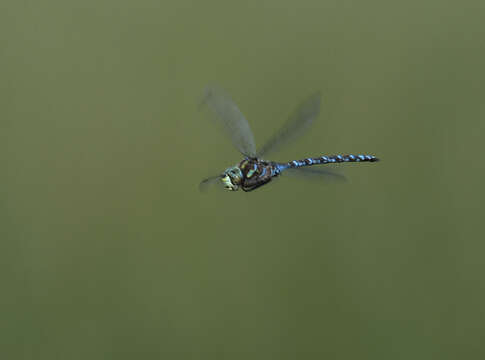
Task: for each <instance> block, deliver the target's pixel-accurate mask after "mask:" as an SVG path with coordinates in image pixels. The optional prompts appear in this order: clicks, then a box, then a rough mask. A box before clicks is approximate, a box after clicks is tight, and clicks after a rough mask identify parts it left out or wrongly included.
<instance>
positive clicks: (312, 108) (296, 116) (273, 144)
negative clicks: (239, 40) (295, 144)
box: [258, 92, 321, 157]
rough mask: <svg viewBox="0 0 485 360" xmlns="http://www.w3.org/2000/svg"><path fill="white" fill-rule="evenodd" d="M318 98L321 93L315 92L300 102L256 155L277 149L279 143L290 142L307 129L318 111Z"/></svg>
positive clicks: (259, 155)
mask: <svg viewBox="0 0 485 360" xmlns="http://www.w3.org/2000/svg"><path fill="white" fill-rule="evenodd" d="M320 99H321V94H320V92H317V93H315V94H313V95H312V96H310V97H309V98H308V99H306V100H305V101H304V102H302V103H301V104H300V105H299V106H298V107H297V108H296V109H295V111H294V112H293V113H292V114H291V115H290V117H289V118H288V120H287V121H286V123H285V124H284V125H283V127H282V128H281V129H280V130H279V131H278V132H276V133H275V134H274V135H273V136H272V137H271V138H270V139H269V140H268V141H267V142H266V144H264V145H263V146H262V147H261V149H260V150H259V151H258V157H261V156H263V155H266V154H268V153H269V152H273V151H275V150H277V149H278V148H279V147H280V146H281V145H283V144H285V143H288V142H291V141H292V140H294V139H296V138H297V137H299V136H300V135H302V134H303V133H304V132H305V130H308V128H309V127H310V125H311V124H312V122H313V120H315V119H316V117H317V116H318V113H319V112H320Z"/></svg>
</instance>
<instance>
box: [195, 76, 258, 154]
mask: <svg viewBox="0 0 485 360" xmlns="http://www.w3.org/2000/svg"><path fill="white" fill-rule="evenodd" d="M203 104H206V105H207V106H208V107H209V109H211V110H212V112H213V113H214V115H215V118H216V120H217V122H219V123H220V124H221V125H222V127H223V129H224V131H225V132H226V134H227V135H228V136H229V137H230V138H231V140H232V143H233V144H234V146H235V147H236V148H237V149H238V150H239V151H240V152H241V153H242V154H243V155H245V156H248V157H255V156H256V144H255V141H254V136H253V133H252V131H251V128H250V127H249V124H248V121H247V120H246V118H245V117H244V115H243V114H242V113H241V111H240V110H239V109H238V107H237V105H236V104H235V103H234V101H233V100H232V99H231V97H230V96H229V95H228V94H227V93H226V92H225V91H224V90H223V89H222V88H220V87H219V86H215V85H211V86H207V87H206V88H205V91H204V98H203V101H202V105H203Z"/></svg>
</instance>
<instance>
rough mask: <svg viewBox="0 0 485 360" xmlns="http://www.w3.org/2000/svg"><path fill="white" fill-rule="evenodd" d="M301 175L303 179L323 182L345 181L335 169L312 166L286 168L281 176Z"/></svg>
mask: <svg viewBox="0 0 485 360" xmlns="http://www.w3.org/2000/svg"><path fill="white" fill-rule="evenodd" d="M285 175H289V176H292V177H303V178H305V179H310V180H315V181H323V182H346V181H347V178H346V177H345V176H344V175H342V174H339V173H338V172H337V171H335V170H328V169H319V168H313V167H301V168H297V169H286V170H285V171H284V172H283V176H285Z"/></svg>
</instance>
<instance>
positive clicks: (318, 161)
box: [285, 154, 379, 169]
mask: <svg viewBox="0 0 485 360" xmlns="http://www.w3.org/2000/svg"><path fill="white" fill-rule="evenodd" d="M366 161H367V162H376V161H379V159H378V158H376V157H375V156H374V155H362V154H360V155H352V154H350V155H325V156H320V157H316V158H307V159H303V160H293V161H289V162H287V163H286V164H285V165H286V166H285V168H292V169H295V168H299V167H302V166H312V165H322V164H335V163H343V162H366Z"/></svg>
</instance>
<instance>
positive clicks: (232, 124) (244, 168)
mask: <svg viewBox="0 0 485 360" xmlns="http://www.w3.org/2000/svg"><path fill="white" fill-rule="evenodd" d="M320 99H321V95H320V92H317V93H315V94H313V95H312V96H310V97H309V98H308V99H307V100H305V101H304V102H303V103H302V104H300V106H298V107H297V108H296V110H295V111H294V112H293V113H292V114H291V115H290V117H289V118H288V120H287V121H286V123H285V124H284V125H283V127H282V128H281V129H280V130H279V131H278V132H276V133H275V134H274V135H273V136H272V137H271V138H270V139H269V140H268V141H267V142H266V144H265V145H263V146H262V147H261V148H260V149H259V150H258V151H256V143H255V141H254V135H253V133H252V131H251V128H250V127H249V123H248V122H247V120H246V118H245V117H244V115H243V114H242V112H241V111H240V110H239V108H238V107H237V105H236V103H235V102H234V101H233V100H232V99H231V97H230V96H229V95H228V94H227V92H226V91H224V90H223V89H222V88H220V87H219V86H207V87H206V89H205V91H204V97H203V101H202V105H206V106H207V107H208V108H209V109H210V110H211V111H212V113H213V115H214V118H215V119H216V121H217V122H218V123H219V124H220V125H221V126H222V128H223V129H224V131H225V132H226V134H227V136H228V137H229V138H230V139H231V140H232V143H233V145H234V146H235V147H236V148H237V149H238V150H239V152H240V153H241V154H242V155H243V156H244V158H243V159H242V160H241V162H239V163H238V164H236V165H234V166H231V167H229V168H227V169H226V170H224V172H223V173H222V174H219V175H216V176H211V177H209V178H206V179H204V180H202V182H201V183H200V189H201V190H204V189H205V188H206V187H207V186H208V185H210V184H213V183H217V182H219V183H222V184H223V186H224V188H226V189H227V190H231V191H236V190H239V189H242V190H243V191H252V190H255V189H257V188H259V187H260V186H263V185H265V184H267V183H269V182H270V181H271V180H272V179H273V178H275V177H278V176H279V175H281V173H283V172H285V171H288V172H289V171H292V170H296V169H297V171H298V172H306V173H309V172H311V173H317V174H321V175H326V176H335V177H341V175H338V174H335V173H333V172H331V171H328V170H323V169H318V170H316V169H314V168H313V169H309V168H308V167H309V166H313V165H324V164H335V163H344V162H376V161H379V159H378V158H376V157H375V156H374V155H368V154H359V155H352V154H350V155H323V156H319V157H309V158H306V159H302V160H292V161H288V162H283V163H280V162H275V161H268V160H264V159H263V156H265V155H267V154H268V153H270V152H272V151H274V150H276V149H278V148H280V146H281V145H283V144H285V143H288V142H289V141H291V140H293V139H294V138H296V137H298V136H299V135H300V134H301V133H302V132H304V131H305V130H306V129H308V128H309V126H310V125H311V124H312V122H313V120H315V118H316V117H317V116H318V114H319V112H320ZM309 170H310V171H309ZM315 170H316V171H315Z"/></svg>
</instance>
